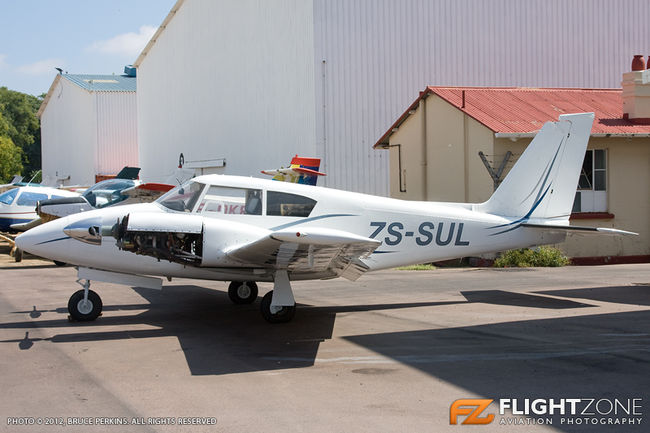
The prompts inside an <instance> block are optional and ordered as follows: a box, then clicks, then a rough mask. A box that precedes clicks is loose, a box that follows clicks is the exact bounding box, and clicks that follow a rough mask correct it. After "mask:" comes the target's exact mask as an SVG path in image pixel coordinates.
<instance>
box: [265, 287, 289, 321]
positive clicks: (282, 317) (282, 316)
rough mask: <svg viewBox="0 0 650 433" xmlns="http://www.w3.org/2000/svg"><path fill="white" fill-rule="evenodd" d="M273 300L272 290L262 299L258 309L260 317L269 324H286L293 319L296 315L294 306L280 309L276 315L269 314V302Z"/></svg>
mask: <svg viewBox="0 0 650 433" xmlns="http://www.w3.org/2000/svg"><path fill="white" fill-rule="evenodd" d="M272 299H273V290H271V291H270V292H269V293H267V294H266V295H264V297H263V298H262V305H261V307H260V309H261V311H262V316H263V317H264V319H266V321H267V322H270V323H286V322H290V321H291V319H293V316H294V315H295V314H296V306H295V305H292V306H290V307H282V309H281V310H280V311H278V312H277V313H271V300H272Z"/></svg>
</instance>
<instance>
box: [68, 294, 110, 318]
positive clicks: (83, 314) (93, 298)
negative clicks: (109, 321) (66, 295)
mask: <svg viewBox="0 0 650 433" xmlns="http://www.w3.org/2000/svg"><path fill="white" fill-rule="evenodd" d="M83 299H84V291H83V290H78V291H76V292H74V294H73V295H72V296H70V300H69V301H68V313H70V317H72V319H74V320H76V321H78V322H90V321H92V320H95V319H96V318H97V317H99V315H100V314H101V313H102V307H103V305H102V299H101V298H100V297H99V295H98V294H97V293H95V292H93V291H92V290H88V302H89V304H86V305H84V304H83Z"/></svg>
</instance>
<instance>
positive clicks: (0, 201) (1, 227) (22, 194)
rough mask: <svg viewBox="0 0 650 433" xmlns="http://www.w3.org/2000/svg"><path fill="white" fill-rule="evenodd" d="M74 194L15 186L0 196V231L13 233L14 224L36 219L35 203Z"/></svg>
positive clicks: (59, 190) (74, 193)
mask: <svg viewBox="0 0 650 433" xmlns="http://www.w3.org/2000/svg"><path fill="white" fill-rule="evenodd" d="M77 196H79V194H77V193H76V192H71V191H65V190H61V189H56V188H48V187H44V186H40V185H35V186H17V187H15V188H11V189H9V190H7V191H5V192H3V193H2V194H0V231H15V229H14V228H13V227H12V226H13V225H16V224H22V223H26V222H29V221H31V220H33V219H34V218H36V211H35V209H36V203H38V202H39V200H47V199H50V198H63V197H77Z"/></svg>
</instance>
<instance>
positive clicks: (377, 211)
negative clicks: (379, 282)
mask: <svg viewBox="0 0 650 433" xmlns="http://www.w3.org/2000/svg"><path fill="white" fill-rule="evenodd" d="M593 119H594V115H593V114H592V113H586V114H567V115H561V116H560V119H559V121H558V122H548V123H546V124H545V125H544V126H543V128H542V129H541V130H540V131H539V133H538V134H537V136H536V137H535V139H534V140H533V141H532V143H531V144H530V145H529V146H528V148H527V149H526V151H525V152H524V153H523V154H522V156H521V157H520V158H519V160H518V161H517V163H516V164H515V166H514V167H513V168H512V170H511V171H510V173H509V174H508V176H507V177H506V178H505V179H504V181H503V182H502V183H501V185H500V186H499V188H498V189H497V191H496V192H495V193H494V194H493V195H492V197H490V199H489V200H488V201H486V202H485V203H476V204H465V203H436V202H415V201H404V200H397V199H390V198H386V197H376V196H370V195H365V194H358V193H353V192H346V191H339V190H333V189H328V188H322V187H315V186H309V185H301V184H293V183H285V182H274V181H271V180H263V179H256V178H248V177H237V176H225V175H207V176H200V177H197V178H194V179H192V180H190V181H189V182H187V183H185V184H183V185H182V186H180V187H178V188H175V189H173V190H171V191H169V192H168V193H167V194H165V195H164V196H162V197H160V198H159V199H158V200H157V201H156V202H154V203H147V204H135V205H125V206H118V207H111V208H105V209H99V210H93V211H89V212H84V213H82V214H77V215H70V216H68V217H65V218H61V219H58V220H55V221H52V222H49V223H46V224H43V225H41V226H39V227H36V228H34V229H31V230H29V231H27V232H26V233H24V234H22V235H20V236H18V238H17V239H16V244H17V245H18V247H20V248H22V249H24V250H25V251H28V252H30V253H32V254H36V255H38V256H42V257H47V258H50V259H53V260H58V261H62V262H66V263H70V264H74V265H76V266H77V267H78V280H77V282H79V283H80V284H81V285H82V287H83V290H79V291H78V292H76V293H75V294H73V295H72V297H71V298H70V300H69V302H68V310H69V312H70V315H71V317H72V318H74V319H76V320H94V319H95V318H97V317H98V315H99V314H100V313H101V310H102V302H101V299H100V297H99V296H98V295H97V294H96V293H95V292H93V291H92V290H89V286H90V281H91V280H96V281H104V282H111V283H118V284H125V285H131V286H140V287H150V288H160V287H161V286H162V279H161V278H159V277H167V278H168V279H171V278H173V277H184V278H199V279H209V280H222V281H232V283H231V284H230V287H229V290H228V294H229V296H230V298H231V300H232V301H233V302H235V303H238V304H241V303H251V302H253V301H255V299H256V298H257V293H258V289H257V285H256V283H255V282H259V281H267V282H273V290H272V291H271V292H269V293H267V294H266V295H265V296H264V297H263V299H262V302H261V310H262V315H263V316H264V318H265V319H267V320H268V321H269V322H274V323H277V322H287V321H289V320H291V318H292V317H293V315H294V313H295V300H294V295H293V291H292V288H291V281H295V280H306V279H329V278H335V277H344V278H348V279H350V280H356V279H357V278H359V277H360V276H361V275H363V274H364V273H365V272H368V271H374V270H378V269H386V268H392V267H395V266H402V265H408V264H415V263H426V262H433V261H439V260H446V259H451V258H457V257H467V256H476V255H480V254H485V253H489V252H497V251H504V250H508V249H511V248H521V247H528V246H533V245H541V244H549V243H558V242H562V241H563V240H564V238H565V236H566V234H567V233H568V232H572V231H575V232H582V233H608V234H615V235H625V234H634V233H630V232H625V231H622V230H615V229H608V228H591V227H574V226H570V225H569V215H570V213H571V208H572V204H573V199H574V195H575V192H576V186H577V184H578V175H579V172H580V168H581V166H582V162H583V159H584V155H585V150H586V147H587V141H588V140H589V135H590V131H591V126H592V123H593Z"/></svg>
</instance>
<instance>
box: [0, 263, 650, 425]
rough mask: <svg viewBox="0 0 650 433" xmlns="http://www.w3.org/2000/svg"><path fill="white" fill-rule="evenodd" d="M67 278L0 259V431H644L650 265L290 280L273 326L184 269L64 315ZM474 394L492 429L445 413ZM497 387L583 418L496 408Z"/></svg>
mask: <svg viewBox="0 0 650 433" xmlns="http://www.w3.org/2000/svg"><path fill="white" fill-rule="evenodd" d="M75 279H76V271H75V269H74V268H72V267H63V268H61V267H56V266H54V265H52V264H51V263H50V262H46V261H42V260H38V259H34V258H30V257H26V258H25V259H24V260H23V262H21V263H14V262H13V261H12V259H11V258H9V257H8V256H7V255H6V254H2V255H0V390H1V392H0V426H1V427H0V431H7V432H21V431H25V432H27V431H44V432H56V431H67V432H72V431H83V432H88V431H102V432H103V431H109V432H110V431H114V432H122V431H164V432H167V431H181V432H185V431H186V432H194V431H220V432H373V433H374V432H447V431H450V432H451V431H453V432H462V431H475V432H529V431H532V432H538V431H547V432H548V431H560V432H574V431H575V432H601V431H602V432H648V431H650V390H649V387H650V320H649V319H650V265H648V264H641V265H616V266H599V267H565V268H559V269H506V270H497V269H486V268H463V269H437V270H434V271H398V270H392V271H382V272H377V273H371V274H367V275H365V276H363V277H362V278H361V279H360V280H358V281H356V282H349V281H347V280H343V279H337V280H331V281H307V282H297V283H294V293H295V297H296V300H297V301H298V303H299V305H298V310H297V312H296V316H295V319H294V320H293V321H292V322H291V323H288V324H281V325H271V324H268V323H267V322H265V321H264V319H263V318H262V317H261V315H260V313H259V299H258V301H257V302H256V303H254V304H252V305H248V306H240V305H233V304H231V302H230V301H229V299H228V296H227V294H226V289H227V283H222V282H214V281H196V280H185V279H179V280H173V281H172V282H167V281H165V283H164V287H163V290H162V291H153V290H148V289H138V288H136V289H131V288H128V287H123V286H116V285H111V284H105V283H92V286H91V288H92V289H93V290H95V291H97V292H98V293H99V294H100V295H101V296H102V299H103V302H104V310H103V315H102V316H101V317H99V318H98V319H97V320H96V321H95V322H92V323H71V322H69V321H68V314H67V309H66V306H67V302H68V298H69V296H70V295H71V294H72V293H73V292H74V291H76V290H78V288H79V286H78V285H77V284H75V282H74V281H75ZM270 289H271V285H270V284H260V295H263V294H264V293H266V291H268V290H270ZM468 398H478V399H492V400H494V401H493V402H492V403H491V404H490V406H488V408H487V409H486V410H485V411H483V412H482V413H481V414H480V417H483V418H484V417H489V415H490V414H492V415H494V418H493V419H492V421H491V422H490V423H489V424H485V425H480V426H466V425H450V406H451V404H452V402H454V401H455V400H457V399H468ZM501 399H504V401H507V402H508V401H510V402H511V401H512V399H515V400H516V402H515V404H517V405H519V406H518V407H519V410H521V408H522V407H523V406H524V405H525V399H529V402H532V401H533V400H535V399H544V401H542V402H541V403H538V406H537V409H540V408H541V406H540V405H542V404H543V403H544V402H546V403H548V400H549V399H554V402H555V403H556V404H559V403H558V402H562V404H564V407H565V408H569V407H570V403H567V399H580V401H579V402H578V403H576V405H577V407H578V409H580V411H582V412H585V413H586V415H580V414H577V415H572V414H570V413H569V414H567V413H568V412H570V411H569V410H568V409H567V413H565V415H561V414H559V411H560V410H559V409H556V413H555V414H554V415H552V416H550V415H536V414H533V413H532V412H531V413H530V416H528V417H527V416H525V415H513V414H512V412H510V411H509V410H506V411H505V412H504V414H503V415H501V414H500V413H499V402H500V401H501ZM561 399H565V400H563V401H561ZM590 400H593V401H592V404H591V406H590V407H589V408H587V409H586V410H585V408H584V405H586V404H587V403H589V401H590ZM625 404H627V405H628V406H627V407H625V409H626V410H627V411H628V412H629V413H628V412H625V410H623V406H624V405H625ZM465 408H467V407H465ZM594 408H596V410H594ZM612 408H613V409H612ZM469 409H470V410H472V408H471V407H470V408H469ZM592 412H593V415H590V413H592ZM614 412H616V413H614ZM578 418H580V419H581V421H578ZM466 419H467V417H466V415H462V414H461V415H460V416H459V417H458V421H457V422H458V423H460V422H462V421H463V420H466ZM622 419H625V420H626V421H625V422H624V423H623V421H622ZM603 420H604V421H603ZM540 421H542V423H538V422H540ZM549 421H550V423H551V424H549ZM639 422H640V424H639ZM522 423H523V424H522ZM102 424H103V425H102ZM115 424H117V425H115ZM119 424H126V425H119Z"/></svg>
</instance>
